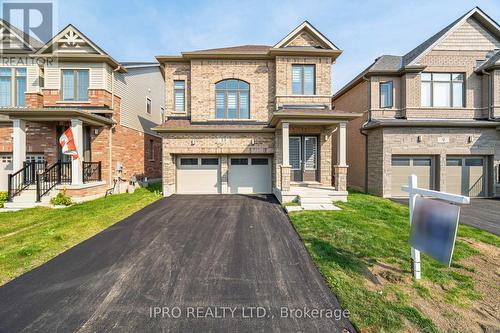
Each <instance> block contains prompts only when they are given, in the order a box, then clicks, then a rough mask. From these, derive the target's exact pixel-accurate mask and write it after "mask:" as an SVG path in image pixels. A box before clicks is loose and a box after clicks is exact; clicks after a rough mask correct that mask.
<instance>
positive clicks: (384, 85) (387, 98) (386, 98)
mask: <svg viewBox="0 0 500 333" xmlns="http://www.w3.org/2000/svg"><path fill="white" fill-rule="evenodd" d="M380 107H381V108H392V81H387V82H380Z"/></svg>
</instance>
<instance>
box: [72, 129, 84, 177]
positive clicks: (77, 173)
mask: <svg viewBox="0 0 500 333" xmlns="http://www.w3.org/2000/svg"><path fill="white" fill-rule="evenodd" d="M71 131H72V132H73V140H74V141H75V146H76V151H77V152H78V158H77V159H76V160H73V159H72V160H71V184H74V185H75V184H82V183H83V165H82V161H83V122H82V121H81V120H80V119H71Z"/></svg>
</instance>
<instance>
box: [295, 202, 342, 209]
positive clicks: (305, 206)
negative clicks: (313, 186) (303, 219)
mask: <svg viewBox="0 0 500 333" xmlns="http://www.w3.org/2000/svg"><path fill="white" fill-rule="evenodd" d="M300 207H302V209H303V210H340V208H339V207H337V206H335V205H333V204H331V203H325V204H301V205H300Z"/></svg>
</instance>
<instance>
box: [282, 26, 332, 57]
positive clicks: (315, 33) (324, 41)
mask: <svg viewBox="0 0 500 333" xmlns="http://www.w3.org/2000/svg"><path fill="white" fill-rule="evenodd" d="M303 31H306V32H307V33H309V34H310V36H311V37H312V38H314V39H316V40H317V41H318V42H319V43H320V44H321V46H322V48H324V49H329V50H335V51H340V50H339V48H338V47H337V46H336V45H335V44H333V43H332V42H331V41H330V40H329V39H328V38H327V37H326V36H325V35H323V34H322V33H321V32H320V31H319V30H318V29H316V28H315V27H314V26H313V25H312V24H311V23H310V22H309V21H307V20H304V21H303V22H302V23H301V24H299V25H298V26H297V27H296V28H295V29H293V30H292V31H291V32H290V33H289V34H288V35H286V36H285V37H283V38H282V39H281V40H280V41H279V42H278V43H276V44H275V45H274V46H273V48H275V49H277V48H284V47H287V46H288V44H289V43H290V42H291V41H293V40H294V39H295V38H296V37H297V36H299V35H300V34H301V33H302V32H303Z"/></svg>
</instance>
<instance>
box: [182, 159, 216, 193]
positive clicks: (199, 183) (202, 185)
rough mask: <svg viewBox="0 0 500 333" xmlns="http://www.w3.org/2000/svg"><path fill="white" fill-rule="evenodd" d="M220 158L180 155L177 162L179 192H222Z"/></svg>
mask: <svg viewBox="0 0 500 333" xmlns="http://www.w3.org/2000/svg"><path fill="white" fill-rule="evenodd" d="M219 169H220V167H219V159H218V158H206V159H205V158H199V157H180V158H179V159H178V163H177V180H176V181H177V193H179V194H217V193H220V177H219V174H220V172H219Z"/></svg>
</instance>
